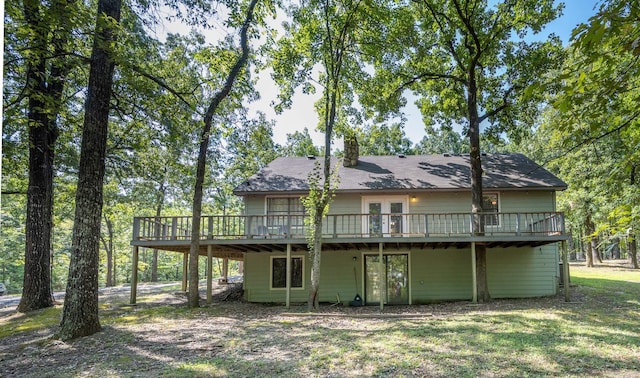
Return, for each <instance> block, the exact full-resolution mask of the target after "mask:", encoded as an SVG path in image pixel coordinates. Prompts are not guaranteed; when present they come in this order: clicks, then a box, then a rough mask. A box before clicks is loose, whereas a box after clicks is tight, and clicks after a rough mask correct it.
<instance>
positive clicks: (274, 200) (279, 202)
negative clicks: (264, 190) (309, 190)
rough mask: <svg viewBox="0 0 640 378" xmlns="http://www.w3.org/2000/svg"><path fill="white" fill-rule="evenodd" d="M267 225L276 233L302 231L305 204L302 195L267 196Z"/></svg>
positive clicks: (285, 233) (270, 231) (284, 233)
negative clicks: (303, 204)
mask: <svg viewBox="0 0 640 378" xmlns="http://www.w3.org/2000/svg"><path fill="white" fill-rule="evenodd" d="M267 227H268V229H269V233H270V234H275V235H287V234H297V233H301V232H302V230H303V228H304V206H302V201H301V200H300V197H267Z"/></svg>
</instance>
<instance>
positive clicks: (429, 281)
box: [244, 245, 559, 304]
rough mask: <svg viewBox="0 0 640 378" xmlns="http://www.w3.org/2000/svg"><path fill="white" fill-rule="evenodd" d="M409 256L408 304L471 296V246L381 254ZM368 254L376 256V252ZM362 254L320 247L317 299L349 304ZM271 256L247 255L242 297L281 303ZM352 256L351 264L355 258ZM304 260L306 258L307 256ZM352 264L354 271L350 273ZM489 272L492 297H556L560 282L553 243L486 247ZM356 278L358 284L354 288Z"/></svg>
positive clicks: (296, 292) (301, 294) (296, 293)
mask: <svg viewBox="0 0 640 378" xmlns="http://www.w3.org/2000/svg"><path fill="white" fill-rule="evenodd" d="M394 252H399V253H408V254H409V263H410V267H409V280H410V281H409V282H410V285H411V287H410V292H411V303H412V304H421V303H429V302H438V301H447V300H470V299H471V296H472V281H471V250H470V248H465V249H436V250H433V249H424V250H422V249H418V250H413V251H394V250H393V249H387V250H385V251H384V253H394ZM366 254H376V252H375V251H371V252H367V253H366ZM300 255H303V256H306V254H301V253H294V254H293V255H292V256H300ZM363 255H364V253H362V252H357V251H324V252H323V254H322V268H321V276H320V281H321V283H320V301H321V302H335V301H336V300H337V298H338V296H339V298H340V300H341V301H342V302H343V303H348V302H349V301H351V300H352V299H353V297H354V296H355V294H356V293H357V294H360V295H361V296H363V292H364V287H363V286H364V278H363V276H362V271H363ZM270 256H285V254H284V253H273V254H269V253H247V254H246V255H245V273H244V276H245V282H244V285H245V298H246V299H247V300H248V301H250V302H279V303H281V302H284V301H285V298H286V292H285V291H284V290H282V289H278V290H272V289H270V283H269V275H270V269H271V264H270ZM354 257H356V261H355V262H354V260H353V258H354ZM305 259H306V257H305ZM310 266H311V264H310V263H309V261H308V259H306V261H305V277H304V279H305V285H304V289H303V290H300V289H292V290H291V302H306V300H307V293H308V288H309V283H310V282H309V281H310V278H309V277H310ZM354 268H355V270H356V274H355V277H354ZM487 275H488V283H489V292H490V293H491V296H492V298H521V297H538V296H546V295H555V294H556V293H557V285H558V276H559V270H558V249H557V245H549V246H543V247H536V248H495V249H489V250H488V251H487ZM356 280H357V287H356Z"/></svg>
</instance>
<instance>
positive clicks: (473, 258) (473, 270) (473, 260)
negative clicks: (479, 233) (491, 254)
mask: <svg viewBox="0 0 640 378" xmlns="http://www.w3.org/2000/svg"><path fill="white" fill-rule="evenodd" d="M471 281H472V286H473V288H472V292H473V294H472V298H471V301H472V302H473V303H478V272H476V243H475V242H471Z"/></svg>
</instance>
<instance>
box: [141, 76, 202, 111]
mask: <svg viewBox="0 0 640 378" xmlns="http://www.w3.org/2000/svg"><path fill="white" fill-rule="evenodd" d="M130 68H131V69H132V70H133V71H134V72H137V73H139V74H140V75H142V76H144V77H146V78H147V79H149V80H151V81H153V82H154V83H156V84H158V85H159V86H160V87H162V88H164V89H166V90H167V91H169V92H170V93H171V94H172V95H174V96H176V97H177V98H178V99H179V100H180V101H182V102H183V103H185V105H187V106H188V107H189V108H191V109H193V108H194V106H193V105H192V104H191V103H190V102H189V101H187V100H186V99H185V98H184V97H182V95H183V94H184V93H180V92H178V91H176V90H175V89H173V88H171V87H170V86H169V85H168V84H167V83H165V82H164V80H162V79H160V78H158V77H155V76H153V75H151V74H150V73H148V72H146V71H144V70H143V69H142V67H138V66H136V65H131V66H130Z"/></svg>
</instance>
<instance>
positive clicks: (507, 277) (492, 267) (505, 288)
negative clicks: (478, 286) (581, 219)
mask: <svg viewBox="0 0 640 378" xmlns="http://www.w3.org/2000/svg"><path fill="white" fill-rule="evenodd" d="M558 260H559V257H558V247H557V245H556V244H552V245H548V246H542V247H535V248H496V249H490V250H488V251H487V280H488V283H489V293H490V294H491V297H493V298H521V297H540V296H545V295H554V294H556V293H557V288H558V278H559V270H558Z"/></svg>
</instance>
